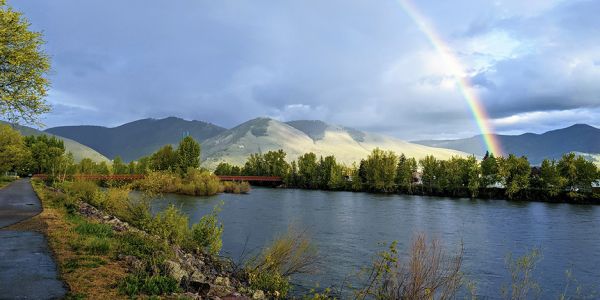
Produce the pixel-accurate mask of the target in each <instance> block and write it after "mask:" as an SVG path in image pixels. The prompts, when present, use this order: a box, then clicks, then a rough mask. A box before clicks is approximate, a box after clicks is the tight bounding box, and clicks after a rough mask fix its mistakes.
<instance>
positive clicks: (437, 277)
mask: <svg viewBox="0 0 600 300" xmlns="http://www.w3.org/2000/svg"><path fill="white" fill-rule="evenodd" d="M462 259H463V250H462V247H461V249H460V251H459V252H458V253H457V254H455V255H449V254H447V253H446V252H445V251H444V250H443V248H442V247H441V245H440V242H439V241H438V240H435V239H434V240H431V241H430V242H427V239H426V237H425V235H423V234H419V235H417V236H416V238H415V239H414V240H413V242H412V246H411V249H410V252H409V257H408V259H407V261H406V262H402V261H401V259H400V255H399V253H398V249H397V243H396V242H393V243H392V244H391V245H390V247H389V250H387V251H383V252H381V253H380V254H379V256H378V258H377V259H376V260H375V261H374V263H373V266H372V267H370V268H368V269H367V270H366V274H368V275H367V280H366V283H365V285H364V287H363V288H362V289H359V290H357V291H356V298H357V299H367V298H376V299H453V298H455V296H456V294H457V292H458V290H459V289H460V287H461V285H462V284H463V275H462V273H461V267H462Z"/></svg>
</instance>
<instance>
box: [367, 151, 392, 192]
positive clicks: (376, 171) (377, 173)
mask: <svg viewBox="0 0 600 300" xmlns="http://www.w3.org/2000/svg"><path fill="white" fill-rule="evenodd" d="M397 165H398V156H396V154H395V153H394V152H392V151H383V150H381V149H379V148H375V149H373V151H372V152H371V154H370V155H369V156H368V157H367V160H366V161H365V165H364V167H365V173H366V179H367V186H368V187H369V189H371V190H374V191H379V192H391V191H393V190H394V184H395V180H396V167H397Z"/></svg>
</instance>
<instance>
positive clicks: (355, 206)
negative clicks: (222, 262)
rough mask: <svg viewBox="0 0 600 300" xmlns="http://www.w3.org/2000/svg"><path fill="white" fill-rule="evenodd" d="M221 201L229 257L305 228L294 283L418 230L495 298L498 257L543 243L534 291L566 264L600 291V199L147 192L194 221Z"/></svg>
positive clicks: (333, 274)
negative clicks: (300, 271)
mask: <svg viewBox="0 0 600 300" xmlns="http://www.w3.org/2000/svg"><path fill="white" fill-rule="evenodd" d="M221 201H223V202H224V206H223V210H222V212H221V213H220V215H219V219H220V220H221V221H222V222H223V224H224V233H223V250H222V253H223V254H225V255H227V256H230V257H232V258H233V259H234V260H239V258H240V256H241V255H242V253H248V252H252V251H254V252H256V251H258V250H259V249H260V248H261V247H262V246H264V245H265V244H267V243H268V242H269V241H271V240H272V239H273V238H274V237H275V236H277V235H278V234H281V233H284V232H285V231H286V230H287V228H288V226H289V225H290V224H294V225H295V226H297V227H300V228H305V229H307V230H308V232H309V233H310V235H311V237H312V239H313V241H314V243H315V244H316V246H317V248H318V250H319V253H320V258H321V260H320V263H319V267H318V269H319V272H318V273H317V274H314V275H310V276H301V277H299V278H295V281H296V282H297V283H299V284H300V287H297V288H296V290H302V289H304V288H310V287H314V286H316V285H319V286H320V287H327V286H339V285H341V284H342V283H343V282H344V280H345V279H346V278H347V277H348V275H353V274H355V273H356V272H357V271H359V269H360V268H361V267H363V266H366V265H368V264H370V263H371V262H372V259H373V257H374V255H375V254H376V253H377V252H378V251H380V250H383V249H385V248H384V246H383V245H382V243H389V242H391V241H394V240H396V241H398V248H399V249H400V250H401V253H405V252H406V251H407V250H408V248H409V247H410V242H411V238H412V237H413V236H414V234H415V233H421V232H422V233H425V234H426V235H427V236H428V237H433V238H438V239H439V240H441V241H442V244H443V245H444V247H445V249H446V250H448V251H450V252H456V250H457V249H458V247H459V245H460V243H461V241H462V243H463V245H464V264H463V271H464V272H465V274H466V276H467V277H468V278H469V279H470V280H472V281H473V282H475V284H476V286H477V288H476V289H477V294H478V295H480V296H483V297H485V298H492V299H495V298H499V296H500V289H501V286H502V285H503V284H507V283H509V281H510V279H509V272H508V271H507V269H506V264H505V258H506V256H507V255H508V254H511V253H512V254H513V256H519V255H522V254H524V253H527V252H528V251H530V250H531V249H533V248H535V247H536V248H539V249H540V250H541V252H542V259H541V261H540V262H539V264H538V265H537V268H536V270H535V277H536V279H538V281H539V283H540V285H541V287H542V294H541V296H542V299H556V298H557V297H558V295H559V294H560V293H561V292H563V290H564V289H565V286H566V284H567V282H568V280H567V277H566V274H565V272H566V271H567V270H571V271H572V274H573V278H575V279H576V280H577V281H578V284H579V285H581V286H582V287H583V289H584V291H586V293H591V292H592V291H599V290H600V288H599V287H600V206H590V205H571V204H552V203H541V202H527V203H525V202H509V201H504V200H479V199H475V200H471V199H451V198H439V197H422V196H406V195H380V194H368V193H351V192H326V191H309V190H298V189H269V188H253V190H252V191H251V192H250V193H249V194H246V195H233V194H222V195H218V196H213V197H190V196H181V195H173V194H168V195H164V196H163V197H162V198H160V199H155V200H153V201H152V208H153V210H154V211H158V210H161V209H164V208H166V207H167V206H168V205H169V204H174V205H175V206H177V207H178V208H180V209H181V210H182V211H183V212H185V213H186V214H188V215H189V217H190V222H192V223H195V222H197V221H198V220H199V219H200V218H201V217H202V216H203V215H204V214H207V213H209V212H210V211H211V210H212V208H213V207H214V206H215V205H217V204H219V203H220V202H221ZM351 278H352V277H351ZM574 290H575V283H573V282H571V284H570V292H574ZM596 296H598V295H596Z"/></svg>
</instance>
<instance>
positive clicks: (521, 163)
mask: <svg viewBox="0 0 600 300" xmlns="http://www.w3.org/2000/svg"><path fill="white" fill-rule="evenodd" d="M530 173H531V167H530V165H529V161H527V158H526V157H524V156H523V157H519V158H517V157H516V156H514V155H512V154H510V155H509V156H508V158H506V159H501V160H500V174H501V175H502V178H504V185H505V187H506V196H507V197H508V198H509V199H512V198H513V196H514V195H515V194H516V193H517V192H519V191H521V190H523V189H525V188H527V187H529V174H530Z"/></svg>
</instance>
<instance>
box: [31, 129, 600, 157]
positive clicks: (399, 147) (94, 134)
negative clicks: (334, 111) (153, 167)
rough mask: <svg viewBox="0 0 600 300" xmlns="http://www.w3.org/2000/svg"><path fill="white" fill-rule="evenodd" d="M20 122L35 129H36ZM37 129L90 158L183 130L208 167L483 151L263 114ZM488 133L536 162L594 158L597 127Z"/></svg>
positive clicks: (474, 142) (143, 148) (127, 151)
mask: <svg viewBox="0 0 600 300" xmlns="http://www.w3.org/2000/svg"><path fill="white" fill-rule="evenodd" d="M26 128H27V130H33V131H35V132H36V133H35V134H41V133H42V132H39V131H36V130H35V129H32V128H28V127H26ZM45 132H46V133H49V134H54V135H57V136H60V137H64V138H65V143H68V144H69V146H68V148H70V149H72V150H73V151H72V152H74V153H75V152H77V153H78V154H77V156H81V155H83V154H85V153H88V154H89V155H90V156H94V157H96V158H97V159H106V157H108V158H109V159H114V158H115V157H116V156H121V158H122V159H123V160H125V161H132V160H137V159H138V158H140V157H142V156H145V155H149V154H151V153H153V152H155V151H156V150H158V149H159V148H160V147H162V146H164V145H166V144H173V145H177V143H178V142H179V140H181V138H182V137H183V136H185V135H190V136H192V137H193V138H194V139H196V140H197V141H199V142H200V143H201V144H202V160H203V164H204V165H205V166H206V167H208V168H213V167H215V166H216V165H217V164H218V163H219V162H222V161H226V162H230V163H234V164H238V165H241V164H243V163H244V162H245V160H246V158H247V157H248V156H249V155H250V154H252V153H257V152H262V153H264V152H267V151H269V150H277V149H283V150H284V151H285V152H286V153H287V154H288V159H290V160H292V159H296V158H297V157H298V156H299V155H302V154H304V153H306V152H315V153H316V154H317V155H323V156H325V155H335V156H336V158H337V159H338V160H339V161H341V162H344V163H347V164H351V163H353V162H357V161H359V160H360V159H362V158H365V157H366V156H367V155H368V154H369V153H370V152H371V151H372V150H373V149H374V148H376V147H379V148H381V149H384V150H393V151H394V152H396V153H398V154H399V153H404V154H405V155H407V156H411V157H415V158H417V159H418V158H421V157H424V156H425V155H428V154H431V155H434V156H436V157H438V158H440V159H447V158H449V157H451V156H452V155H459V156H465V155H468V154H475V155H476V156H479V157H482V156H483V155H484V154H485V151H486V147H485V145H484V144H483V139H482V136H481V135H477V136H474V137H471V138H465V139H456V140H424V141H414V142H406V141H403V140H400V139H397V138H393V137H390V136H385V135H381V134H375V133H369V132H364V131H360V130H356V129H353V128H349V127H343V126H337V125H331V124H327V123H325V122H322V121H315V120H311V121H308V120H299V121H290V122H280V121H277V120H273V119H269V118H256V119H253V120H250V121H247V122H244V123H242V124H240V125H238V126H236V127H234V128H231V129H226V128H223V127H220V126H217V125H214V124H211V123H207V122H202V121H187V120H183V119H180V118H176V117H169V118H164V119H142V120H137V121H134V122H131V123H126V124H123V125H121V126H118V127H113V128H107V127H102V126H62V127H54V128H49V129H47V130H46V131H45ZM495 136H496V138H497V139H498V140H499V141H500V144H501V145H502V148H503V150H504V152H505V153H513V154H516V155H525V156H527V157H528V158H529V160H530V162H531V163H533V164H539V163H541V161H542V160H543V159H544V158H555V159H558V158H560V156H561V155H562V154H564V153H567V152H577V153H579V154H583V155H585V156H587V157H588V158H590V159H592V160H600V129H598V128H595V127H592V126H589V125H584V124H577V125H573V126H570V127H567V128H563V129H558V130H553V131H549V132H546V133H543V134H534V133H526V134H521V135H495ZM86 146H87V147H86ZM90 148H91V149H90ZM92 149H93V150H92ZM94 150H95V151H94ZM96 151H97V152H96ZM79 153H81V154H79Z"/></svg>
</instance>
